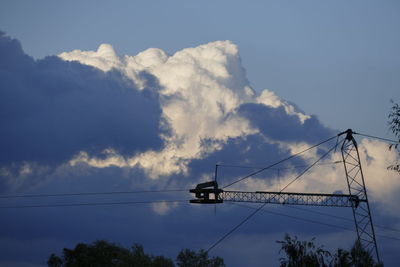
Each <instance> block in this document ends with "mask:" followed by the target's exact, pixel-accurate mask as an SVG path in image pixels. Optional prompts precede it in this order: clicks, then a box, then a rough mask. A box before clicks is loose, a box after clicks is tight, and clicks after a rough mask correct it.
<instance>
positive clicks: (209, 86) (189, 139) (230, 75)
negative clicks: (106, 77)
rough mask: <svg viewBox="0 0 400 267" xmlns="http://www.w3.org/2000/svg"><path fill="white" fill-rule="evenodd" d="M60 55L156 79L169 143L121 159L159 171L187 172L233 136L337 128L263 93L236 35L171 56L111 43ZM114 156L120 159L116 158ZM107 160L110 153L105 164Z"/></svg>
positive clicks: (285, 136)
mask: <svg viewBox="0 0 400 267" xmlns="http://www.w3.org/2000/svg"><path fill="white" fill-rule="evenodd" d="M106 49H107V51H108V52H105V50H106ZM59 56H60V57H61V58H62V59H64V60H67V61H79V62H80V63H82V64H88V65H90V66H94V67H97V68H99V69H102V70H110V69H111V68H116V69H118V70H120V71H121V72H123V73H125V75H126V76H127V77H129V78H130V79H131V80H132V81H134V82H135V83H137V84H142V83H143V81H141V73H143V72H146V73H149V74H151V75H153V76H154V77H156V78H157V80H158V82H159V84H160V85H161V89H160V91H159V93H160V95H161V102H160V104H161V108H162V115H163V119H164V122H165V125H164V126H165V127H167V128H168V129H169V134H167V135H163V140H164V147H163V149H162V150H149V151H146V152H143V153H141V154H139V155H136V156H134V157H130V158H129V159H127V160H126V161H124V162H123V164H124V165H125V166H140V167H141V168H143V169H145V170H146V171H147V174H148V175H149V176H150V177H153V178H157V177H159V176H167V175H171V174H188V172H189V169H188V166H189V164H190V163H191V162H192V161H193V160H198V159H203V158H206V157H208V156H210V155H211V154H212V153H215V152H217V151H219V150H221V149H225V148H226V146H227V144H228V143H229V140H231V139H241V140H244V139H246V138H247V137H249V136H250V135H254V134H261V135H264V136H265V137H268V138H269V139H273V140H280V141H288V140H290V141H293V142H294V141H297V140H299V139H301V138H302V137H306V138H307V141H308V140H312V139H313V138H314V137H316V136H321V135H322V136H326V135H327V134H328V133H332V131H330V130H328V129H326V128H325V127H324V126H323V125H321V124H320V123H319V122H318V120H317V119H316V118H315V117H310V116H308V115H305V114H303V113H302V112H301V111H299V110H298V109H297V108H296V107H294V106H293V105H291V104H289V103H288V102H286V101H283V100H281V99H280V98H279V97H278V96H276V95H275V94H274V93H273V92H271V91H268V90H264V91H262V92H261V93H260V94H257V93H256V92H255V91H254V90H253V89H252V88H251V86H250V83H249V82H248V80H247V78H246V74H245V70H244V68H243V67H242V65H241V60H240V56H239V52H238V48H237V46H236V45H235V44H233V43H232V42H230V41H218V42H213V43H209V44H205V45H201V46H198V47H194V48H187V49H183V50H181V51H178V52H177V53H175V54H174V55H172V56H167V54H166V53H165V52H163V51H162V50H160V49H155V48H151V49H148V50H146V51H144V52H141V53H139V54H138V55H137V56H123V57H117V56H116V54H115V52H114V50H113V49H112V47H110V46H109V45H101V46H100V47H99V49H98V50H97V51H79V50H74V51H72V52H64V53H62V54H60V55H59ZM105 62H108V64H106V65H105ZM294 129H295V130H294ZM297 130H299V131H301V132H298V131H297ZM313 130H314V132H313ZM296 133H297V135H296ZM78 159H79V158H76V159H75V161H76V160H78ZM80 159H81V160H83V161H85V162H87V163H89V164H94V165H95V166H99V164H96V163H95V162H98V160H95V161H94V160H91V159H90V158H87V157H81V158H80ZM109 162H110V164H111V163H112V162H115V157H110V158H109ZM106 165H107V159H106V160H103V161H102V164H101V166H106Z"/></svg>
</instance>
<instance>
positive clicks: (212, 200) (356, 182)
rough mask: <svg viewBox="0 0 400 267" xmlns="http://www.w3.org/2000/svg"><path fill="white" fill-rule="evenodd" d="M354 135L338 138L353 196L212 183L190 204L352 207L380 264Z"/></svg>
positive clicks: (203, 185) (366, 246) (200, 189)
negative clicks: (222, 186)
mask: <svg viewBox="0 0 400 267" xmlns="http://www.w3.org/2000/svg"><path fill="white" fill-rule="evenodd" d="M353 133H354V132H353V131H352V130H351V129H348V130H347V131H345V132H342V133H340V134H338V136H341V135H344V134H346V138H345V139H344V141H343V144H342V146H341V151H342V158H343V164H344V170H345V173H346V180H347V185H348V189H349V194H322V193H289V192H263V191H256V192H243V191H225V190H223V189H220V188H218V183H217V182H216V181H211V182H206V183H201V184H198V185H197V186H196V188H195V189H191V190H190V192H191V193H194V194H195V197H196V199H193V200H190V202H191V203H197V204H218V203H223V202H224V201H230V202H250V203H271V204H281V205H308V206H325V207H351V208H352V210H353V215H354V222H355V226H356V231H357V238H358V241H359V242H360V244H361V246H362V247H363V248H364V249H365V250H367V251H369V252H370V253H371V254H374V255H375V256H376V258H375V259H376V260H377V262H380V259H379V253H378V247H377V245H376V238H375V231H374V227H373V223H372V217H371V211H370V208H369V204H368V197H367V190H366V187H365V181H364V175H363V172H362V168H361V161H360V156H359V153H358V148H357V142H356V140H355V139H354V137H353Z"/></svg>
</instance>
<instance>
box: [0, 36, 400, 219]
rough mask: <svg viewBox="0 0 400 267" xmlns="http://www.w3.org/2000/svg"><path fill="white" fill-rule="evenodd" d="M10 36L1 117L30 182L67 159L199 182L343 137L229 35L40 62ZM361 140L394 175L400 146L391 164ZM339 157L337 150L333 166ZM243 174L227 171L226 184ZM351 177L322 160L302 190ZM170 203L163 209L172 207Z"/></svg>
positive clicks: (272, 182)
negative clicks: (291, 97)
mask: <svg viewBox="0 0 400 267" xmlns="http://www.w3.org/2000/svg"><path fill="white" fill-rule="evenodd" d="M1 40H2V48H1V50H2V53H3V54H4V58H5V60H4V61H2V65H1V70H2V72H1V73H2V75H3V76H5V75H6V74H5V73H11V72H12V73H13V74H12V76H7V78H6V79H2V83H3V84H4V86H2V88H5V89H3V90H2V95H3V96H4V97H3V98H2V99H4V100H3V102H4V105H2V109H3V112H2V114H10V115H7V116H3V118H2V123H3V125H5V127H3V128H2V129H3V132H4V135H3V136H5V137H6V138H4V139H3V141H2V143H1V144H2V148H4V151H7V153H6V154H7V156H5V155H6V154H3V158H2V161H1V162H2V166H1V168H0V171H1V175H2V176H3V177H12V176H14V177H20V180H21V181H23V180H24V179H25V178H24V177H29V175H32V174H35V173H41V174H42V173H44V172H45V171H46V168H45V167H46V164H44V163H48V162H50V163H51V162H53V163H54V162H58V163H59V164H61V163H64V164H65V162H67V163H68V165H69V166H71V167H75V166H80V164H82V163H83V164H87V165H88V166H92V167H94V168H100V169H101V168H108V167H111V166H115V167H118V168H128V169H140V170H142V171H144V172H145V174H146V175H147V177H150V178H154V179H155V178H159V177H169V178H170V179H172V178H183V177H185V176H186V177H188V176H190V177H191V178H190V179H189V180H187V179H183V180H187V183H191V184H193V183H196V182H199V181H200V180H208V179H211V178H212V177H213V166H214V164H215V163H217V162H226V163H235V164H245V165H246V164H247V165H253V166H257V165H263V166H265V164H268V163H269V164H270V163H273V162H275V161H277V160H278V159H281V158H284V157H286V156H288V155H292V154H294V153H296V152H298V151H300V150H301V149H304V148H306V147H308V146H310V145H311V144H315V143H316V142H319V141H320V140H322V139H325V138H328V137H331V136H333V135H334V134H335V133H336V131H334V130H332V129H328V128H326V127H325V126H324V125H323V124H322V123H321V122H320V121H319V120H318V119H317V117H316V116H314V115H307V114H305V113H304V112H302V111H301V110H300V109H299V108H297V107H296V106H295V105H294V104H291V103H289V102H287V101H285V100H283V99H281V98H279V96H277V95H276V94H275V93H274V92H272V91H270V90H262V91H260V92H257V91H255V90H253V89H252V88H251V86H250V83H249V81H248V80H247V78H246V73H245V70H244V68H243V67H242V64H241V60H240V56H239V51H238V48H237V46H236V45H235V44H233V43H232V42H230V41H217V42H212V43H208V44H205V45H200V46H198V47H194V48H187V49H183V50H181V51H178V52H176V53H175V54H173V55H167V54H166V53H165V52H164V51H162V50H161V49H157V48H150V49H147V50H145V51H143V52H141V53H139V54H137V55H135V56H129V55H124V56H119V55H118V54H117V53H116V51H115V50H114V49H113V47H112V46H111V45H109V44H102V45H100V46H99V48H98V49H97V50H96V51H81V50H74V51H71V52H64V53H61V54H60V55H59V56H58V58H55V57H50V58H46V59H44V60H39V61H34V60H33V59H31V58H30V57H28V56H26V55H25V54H24V53H23V52H22V49H21V47H20V45H19V43H18V42H17V41H16V40H12V39H10V38H8V37H5V36H4V35H3V36H2V39H1ZM6 62H7V63H6ZM17 81H18V82H17ZM11 99H12V100H13V101H14V102H12V101H10V100H11ZM10 103H14V104H13V105H11V104H10ZM22 132H25V133H28V134H27V135H21V133H22ZM5 140H7V141H5ZM45 141H46V142H45ZM361 147H363V148H365V149H364V151H363V152H365V153H364V154H365V155H369V156H368V161H366V168H368V170H371V172H377V170H379V174H378V173H376V174H375V173H374V176H382V175H383V173H385V172H386V169H385V166H386V165H385V162H386V161H387V160H392V161H393V160H396V155H394V154H393V153H392V155H391V156H390V157H389V156H387V157H389V158H384V159H382V158H379V157H378V156H376V158H374V157H371V156H370V155H372V154H374V155H375V154H376V153H378V152H376V151H379V153H383V152H384V151H383V150H384V145H383V144H382V143H379V142H378V143H367V141H363V142H362V144H361ZM324 149H326V147H325V148H324V147H323V148H322V150H321V149H320V150H313V151H309V152H308V153H307V154H304V155H302V156H301V157H299V158H297V159H296V160H295V161H293V162H291V163H290V164H289V166H294V165H296V164H297V165H299V164H309V163H312V162H313V161H315V160H316V159H317V158H318V157H319V156H320V155H321V153H322V152H323V151H324ZM386 152H387V153H386V154H385V155H389V154H390V153H389V152H388V151H386ZM393 157H395V158H393ZM371 158H372V159H371ZM338 160H340V157H339V158H338V156H330V157H328V158H326V159H324V160H323V161H322V163H329V162H335V161H338ZM39 166H41V168H39ZM210 166H211V167H210ZM370 166H373V167H370ZM378 167H379V168H378ZM373 170H375V171H373ZM235 172H236V173H235ZM297 173H298V170H296V169H293V170H289V171H286V172H285V173H281V174H280V177H277V176H276V173H271V172H268V173H265V174H263V175H261V176H259V177H254V178H252V179H248V180H247V181H246V182H245V183H244V184H243V185H241V187H242V189H248V190H252V188H263V189H264V190H268V189H276V188H277V186H278V185H277V184H280V183H282V184H283V183H284V182H287V181H289V180H290V179H292V178H293V176H295V175H296V174H297ZM238 175H239V174H238V172H237V171H234V170H230V171H226V177H229V178H226V179H231V180H232V179H234V178H235V177H238ZM222 179H223V178H222ZM388 179H389V180H390V182H393V183H394V182H395V181H394V180H393V179H394V178H393V177H392V176H390V178H388ZM175 180H176V179H175ZM226 181H227V180H226ZM344 182H345V180H344V178H343V169H342V166H340V165H323V166H320V167H319V168H317V169H316V170H315V171H312V172H310V173H309V174H308V178H307V179H305V180H301V181H299V182H298V183H296V184H293V186H292V190H293V191H309V192H312V191H315V192H321V191H323V192H333V191H337V190H342V191H346V187H345V183H344ZM373 183H374V187H373V188H374V189H373V190H372V194H373V195H377V196H378V195H379V194H377V193H374V190H375V191H379V192H386V193H388V192H389V193H390V194H392V192H396V190H395V189H394V188H393V187H388V186H387V184H385V183H379V182H377V181H374V182H373ZM159 206H160V207H161V208H160V207H157V208H155V210H156V211H159V213H160V214H161V213H162V212H161V211H167V210H168V208H167V205H164V206H163V205H159Z"/></svg>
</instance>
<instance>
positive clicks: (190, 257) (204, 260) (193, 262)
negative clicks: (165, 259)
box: [176, 249, 225, 267]
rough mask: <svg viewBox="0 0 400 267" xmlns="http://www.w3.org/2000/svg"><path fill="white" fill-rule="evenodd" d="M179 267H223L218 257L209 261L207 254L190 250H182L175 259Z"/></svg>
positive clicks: (202, 251)
mask: <svg viewBox="0 0 400 267" xmlns="http://www.w3.org/2000/svg"><path fill="white" fill-rule="evenodd" d="M176 261H177V264H178V266H179V267H224V266H225V264H224V260H223V259H222V258H220V257H213V258H211V259H209V257H208V253H207V252H206V251H204V250H200V251H199V252H197V253H196V252H195V251H192V250H190V249H184V250H182V251H181V252H180V253H179V255H178V257H177V258H176Z"/></svg>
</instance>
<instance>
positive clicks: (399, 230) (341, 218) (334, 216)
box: [286, 206, 400, 233]
mask: <svg viewBox="0 0 400 267" xmlns="http://www.w3.org/2000/svg"><path fill="white" fill-rule="evenodd" d="M286 207H288V208H291V209H297V210H302V211H305V212H310V213H315V214H318V215H323V216H327V217H331V218H336V219H339V220H344V221H350V222H354V219H350V218H346V217H342V216H338V215H333V214H329V213H325V212H321V211H315V210H309V209H304V208H300V207H294V206H286ZM374 227H378V228H381V229H385V230H389V231H393V232H399V233H400V229H395V228H392V227H388V226H384V225H380V224H376V223H374Z"/></svg>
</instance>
